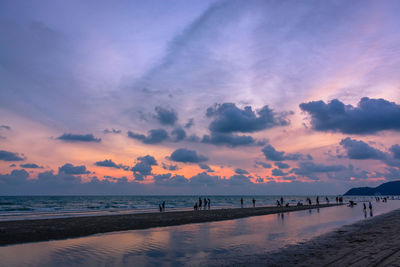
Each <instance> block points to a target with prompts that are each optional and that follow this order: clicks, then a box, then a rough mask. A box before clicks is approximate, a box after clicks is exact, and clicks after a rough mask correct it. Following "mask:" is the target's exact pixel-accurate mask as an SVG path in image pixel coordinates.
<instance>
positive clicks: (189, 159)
mask: <svg viewBox="0 0 400 267" xmlns="http://www.w3.org/2000/svg"><path fill="white" fill-rule="evenodd" d="M169 159H170V160H172V161H176V162H184V163H199V162H203V161H207V160H208V159H207V158H206V157H205V156H203V155H199V154H197V152H196V151H194V150H189V149H186V148H179V149H177V150H175V151H174V152H172V154H171V156H170V157H169Z"/></svg>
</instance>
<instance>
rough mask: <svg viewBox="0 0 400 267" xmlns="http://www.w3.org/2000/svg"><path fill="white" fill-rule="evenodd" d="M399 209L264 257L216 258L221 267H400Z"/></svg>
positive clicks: (215, 261) (214, 263)
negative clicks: (232, 266) (234, 266)
mask: <svg viewBox="0 0 400 267" xmlns="http://www.w3.org/2000/svg"><path fill="white" fill-rule="evenodd" d="M399 232H400V209H399V210H395V211H392V212H390V213H387V214H383V215H379V216H377V217H374V218H371V219H368V220H363V221H360V222H357V223H354V224H350V225H345V226H342V227H340V228H338V229H336V230H334V231H332V232H329V233H327V234H324V235H321V236H318V237H315V238H313V239H311V240H310V241H307V242H305V243H299V244H296V245H289V246H287V247H285V248H282V249H279V250H278V251H275V252H271V253H268V254H263V255H251V256H246V257H238V258H236V259H230V260H226V259H225V260H224V259H219V260H218V259H216V260H214V261H211V262H208V263H207V265H218V266H224V265H226V266H228V265H229V266H231V265H236V266H250V265H251V266H400V239H399Z"/></svg>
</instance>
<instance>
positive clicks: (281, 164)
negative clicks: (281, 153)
mask: <svg viewBox="0 0 400 267" xmlns="http://www.w3.org/2000/svg"><path fill="white" fill-rule="evenodd" d="M275 166H276V167H278V168H279V169H289V168H290V165H289V164H287V163H284V162H275Z"/></svg>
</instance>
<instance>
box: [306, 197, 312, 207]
mask: <svg viewBox="0 0 400 267" xmlns="http://www.w3.org/2000/svg"><path fill="white" fill-rule="evenodd" d="M307 200H308V205H310V206H311V204H312V202H311V199H310V198H308V199H307Z"/></svg>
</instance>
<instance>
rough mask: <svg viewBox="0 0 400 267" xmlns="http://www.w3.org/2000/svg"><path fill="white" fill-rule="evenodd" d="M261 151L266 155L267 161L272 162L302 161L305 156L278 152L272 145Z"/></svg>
mask: <svg viewBox="0 0 400 267" xmlns="http://www.w3.org/2000/svg"><path fill="white" fill-rule="evenodd" d="M261 151H262V152H263V153H264V155H265V158H266V159H267V160H272V161H283V160H300V159H303V158H304V157H303V155H301V154H298V153H294V154H285V152H283V151H277V150H276V149H275V148H274V147H273V146H271V145H270V144H268V145H266V146H265V147H264V148H263V149H262V150H261Z"/></svg>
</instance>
